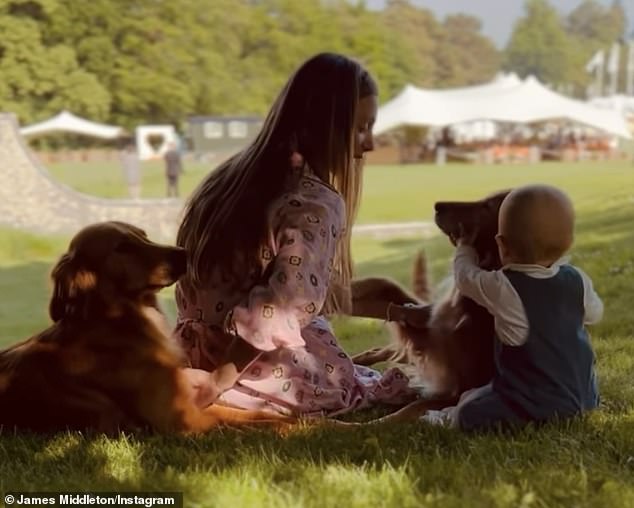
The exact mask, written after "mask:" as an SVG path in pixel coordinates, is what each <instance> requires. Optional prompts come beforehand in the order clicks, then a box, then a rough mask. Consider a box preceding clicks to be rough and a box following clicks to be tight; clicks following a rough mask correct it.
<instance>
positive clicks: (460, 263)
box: [453, 241, 506, 314]
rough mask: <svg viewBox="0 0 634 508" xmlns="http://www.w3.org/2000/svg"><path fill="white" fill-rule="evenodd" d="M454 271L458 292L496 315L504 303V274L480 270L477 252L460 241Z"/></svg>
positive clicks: (455, 256)
mask: <svg viewBox="0 0 634 508" xmlns="http://www.w3.org/2000/svg"><path fill="white" fill-rule="evenodd" d="M453 270H454V278H455V283H456V287H457V288H458V290H459V291H460V292H461V293H462V294H463V295H464V296H467V297H469V298H471V299H472V300H473V301H475V302H476V303H478V304H480V305H482V306H483V307H485V308H486V309H487V310H488V311H489V312H491V313H492V314H496V313H497V312H496V309H497V308H498V307H499V306H500V305H501V304H502V303H503V302H502V297H503V294H504V293H503V291H502V288H503V286H504V284H505V282H506V281H505V277H504V274H502V273H501V272H496V271H488V270H483V269H482V268H480V267H479V266H478V254H477V252H476V250H475V249H474V248H473V247H471V246H470V245H467V244H465V243H463V242H460V241H459V242H458V247H457V248H456V252H455V254H454V261H453Z"/></svg>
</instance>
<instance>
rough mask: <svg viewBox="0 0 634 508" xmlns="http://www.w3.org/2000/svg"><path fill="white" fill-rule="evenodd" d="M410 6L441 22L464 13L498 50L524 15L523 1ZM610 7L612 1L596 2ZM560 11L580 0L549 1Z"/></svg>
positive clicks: (633, 6) (374, 1) (375, 3)
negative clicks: (477, 21)
mask: <svg viewBox="0 0 634 508" xmlns="http://www.w3.org/2000/svg"><path fill="white" fill-rule="evenodd" d="M410 1H411V2H412V3H414V4H416V5H419V6H421V7H425V8H427V9H430V10H431V11H433V12H434V13H435V14H436V17H437V18H439V19H443V18H444V17H445V16H446V15H447V14H454V13H459V12H462V13H465V14H471V15H473V16H476V17H478V18H480V20H481V21H482V31H483V32H484V34H486V35H487V36H489V37H490V38H491V39H493V41H495V43H496V45H497V46H498V47H500V48H502V47H504V46H505V45H506V43H507V41H508V39H509V36H510V34H511V32H512V30H513V25H514V23H515V21H516V20H517V18H519V17H521V16H522V14H523V12H524V0H410ZM598 1H599V3H602V4H604V5H611V4H612V0H598ZM550 3H551V5H553V6H554V7H555V8H556V9H557V10H559V11H560V12H562V13H564V14H567V13H568V12H570V11H571V10H573V9H574V8H575V7H577V6H578V5H580V4H581V3H582V1H581V0H550ZM622 4H623V6H624V7H625V11H626V13H627V18H628V22H629V30H628V32H629V33H631V32H633V31H634V0H622ZM367 5H368V6H370V7H371V8H381V7H383V6H384V5H385V0H367Z"/></svg>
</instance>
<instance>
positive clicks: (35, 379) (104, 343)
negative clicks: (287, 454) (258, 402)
mask: <svg viewBox="0 0 634 508" xmlns="http://www.w3.org/2000/svg"><path fill="white" fill-rule="evenodd" d="M185 269H186V254H185V251H184V250H183V249H180V248H177V247H168V246H162V245H157V244H155V243H153V242H151V241H150V240H148V238H147V236H146V235H145V233H144V232H143V231H141V230H140V229H138V228H136V227H134V226H131V225H128V224H124V223H120V222H107V223H100V224H95V225H92V226H88V227H87V228H85V229H83V230H82V231H80V232H79V233H78V234H77V235H76V236H75V237H74V238H73V240H72V241H71V244H70V248H69V251H68V253H67V254H64V255H63V256H62V258H61V259H60V261H59V262H58V264H57V266H55V268H54V270H53V273H52V278H53V281H54V292H53V297H52V299H51V302H50V308H49V311H50V316H51V318H52V320H53V322H54V323H53V325H52V326H51V327H50V328H48V329H47V330H45V331H43V332H42V333H40V334H38V335H36V336H35V337H32V338H31V339H29V340H27V341H25V342H23V343H21V344H17V345H14V346H13V347H10V348H9V349H6V350H4V351H2V352H0V425H1V426H2V427H4V428H5V429H18V430H30V431H35V432H49V431H58V430H63V429H76V430H85V429H92V430H96V431H100V432H106V433H114V432H117V431H119V430H136V429H143V428H147V429H151V430H155V431H159V432H203V431H206V430H209V429H211V428H213V427H215V426H217V425H222V424H228V425H234V424H250V423H262V424H273V425H283V424H285V423H291V422H294V420H293V419H291V418H286V417H281V416H279V417H278V416H275V415H272V414H270V413H265V412H259V411H244V410H239V409H232V408H228V407H223V406H220V405H215V404H213V405H210V406H208V407H206V408H205V409H200V408H198V407H197V406H196V405H195V403H194V399H195V395H196V394H195V390H194V388H193V386H192V384H191V382H190V381H188V380H187V378H186V376H185V375H184V372H185V371H184V370H183V369H182V368H181V365H182V357H181V354H180V351H179V350H178V348H177V347H176V346H175V344H174V343H173V342H172V341H171V340H170V339H168V335H167V334H168V333H169V330H168V328H167V324H166V322H165V320H164V318H163V315H162V314H161V313H160V311H159V310H158V307H157V300H156V293H157V291H159V290H160V289H161V288H163V287H165V286H169V285H171V284H173V283H174V282H176V280H177V279H178V278H179V277H180V276H181V275H182V274H183V273H184V272H185Z"/></svg>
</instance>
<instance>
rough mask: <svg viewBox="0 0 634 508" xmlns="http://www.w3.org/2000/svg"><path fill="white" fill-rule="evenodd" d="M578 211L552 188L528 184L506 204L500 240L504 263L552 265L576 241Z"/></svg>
mask: <svg viewBox="0 0 634 508" xmlns="http://www.w3.org/2000/svg"><path fill="white" fill-rule="evenodd" d="M574 226H575V212H574V209H573V206H572V202H571V201H570V198H568V196H567V195H566V194H565V193H564V192H562V191H561V190H559V189H557V188H555V187H551V186H549V185H527V186H525V187H518V188H517V189H514V190H513V191H511V192H510V193H509V194H508V196H507V197H506V198H505V199H504V201H503V202H502V206H501V207H500V215H499V221H498V234H497V236H496V240H497V243H498V248H499V251H500V258H501V259H502V264H505V265H506V264H510V263H519V264H536V265H543V266H550V265H551V264H553V263H554V262H555V261H557V259H559V258H560V257H561V256H563V255H564V254H565V252H566V251H567V250H568V249H569V248H570V246H571V245H572V241H573V238H574Z"/></svg>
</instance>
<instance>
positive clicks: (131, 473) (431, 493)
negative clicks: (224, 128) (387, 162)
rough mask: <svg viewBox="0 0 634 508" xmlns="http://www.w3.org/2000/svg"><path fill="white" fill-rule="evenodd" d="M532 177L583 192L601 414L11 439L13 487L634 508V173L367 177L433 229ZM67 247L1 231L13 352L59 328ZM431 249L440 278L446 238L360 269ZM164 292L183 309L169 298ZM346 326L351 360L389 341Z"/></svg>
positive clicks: (190, 499) (373, 199) (191, 499)
mask: <svg viewBox="0 0 634 508" xmlns="http://www.w3.org/2000/svg"><path fill="white" fill-rule="evenodd" d="M200 175H202V171H201V173H200ZM90 178H92V179H96V178H97V175H96V174H93V176H91V177H90ZM192 178H193V175H192ZM530 181H548V182H552V183H556V184H558V185H560V186H562V187H563V188H565V189H566V190H567V191H568V192H569V193H570V194H571V195H572V197H573V199H574V201H575V204H576V205H577V209H578V231H577V239H576V244H575V248H574V251H573V261H574V262H576V263H577V264H579V265H580V266H582V267H583V268H584V269H585V270H586V271H587V272H588V273H589V274H590V276H591V277H592V278H593V280H594V282H595V286H596V288H597V290H598V292H599V294H600V295H601V296H602V297H603V299H604V302H605V304H606V312H605V318H604V320H603V321H602V323H600V324H599V325H598V326H596V327H594V328H593V329H592V338H593V342H594V345H595V348H596V351H597V357H598V371H599V376H600V381H601V392H602V398H603V400H602V407H601V409H600V410H599V411H597V412H595V413H594V414H592V415H589V416H588V417H586V418H584V419H581V420H579V421H574V422H568V423H564V424H553V425H549V426H546V427H545V428H542V429H539V430H536V429H532V428H529V429H527V430H525V431H523V432H520V433H518V434H514V435H506V436H500V435H495V434H487V435H478V436H467V435H462V434H460V433H459V432H456V431H452V430H446V429H437V428H430V427H426V426H424V425H416V424H409V425H398V426H393V427H389V428H388V427H375V428H362V429H358V430H355V431H354V433H351V432H347V431H345V432H344V431H335V430H332V429H329V430H328V429H306V430H302V431H300V432H298V433H296V434H294V435H291V436H289V437H286V438H281V437H278V436H276V435H274V434H273V433H270V432H266V431H257V432H242V431H220V432H215V433H211V434H210V435H207V436H204V437H199V438H177V437H162V436H122V437H120V438H118V439H107V438H104V437H101V436H90V435H81V434H61V435H57V436H53V437H48V438H44V437H30V436H8V435H5V436H2V437H0V491H7V490H21V489H28V490H66V489H67V490H87V489H94V490H101V491H127V490H146V491H147V490H166V491H169V490H176V491H183V492H184V493H185V502H186V506H219V507H224V506H229V507H242V506H245V507H247V506H248V507H250V506H263V507H268V506H273V507H275V506H315V507H322V506H337V507H348V506H350V507H356V506H359V507H368V506H402V507H410V506H411V507H418V506H430V507H432V506H434V507H435V506H438V507H442V508H448V507H454V506H455V507H463V506H469V507H471V506H474V507H496V508H497V507H533V506H534V507H560V506H561V507H568V506H570V507H573V506H574V507H606V508H607V507H616V506H618V507H627V506H633V507H634V314H633V313H632V302H633V301H634V284H633V283H632V281H633V280H634V229H633V228H632V224H634V186H633V185H632V182H634V167H632V165H631V163H625V162H622V163H610V164H607V163H606V164H578V165H576V164H571V165H563V164H543V165H538V166H508V167H504V166H494V167H490V168H485V167H480V166H447V167H445V168H436V167H433V166H428V167H419V166H417V167H413V166H412V167H389V168H378V167H377V168H373V167H370V168H368V171H367V174H366V185H365V194H364V203H363V208H362V212H361V218H362V219H363V220H364V221H365V222H374V221H381V222H388V221H396V220H398V221H401V220H421V219H425V218H428V217H430V216H431V213H430V210H431V205H432V203H433V201H434V200H437V199H471V198H477V197H480V196H481V195H483V194H485V193H487V192H490V191H493V190H496V189H499V188H502V187H507V186H511V185H517V184H519V183H524V182H530ZM161 183H162V181H161V180H160V179H157V185H156V189H157V190H159V187H160V184H161ZM85 184H86V185H88V184H89V182H88V181H86V183H85ZM90 185H95V180H93V183H92V184H90ZM77 186H79V184H77ZM98 187H99V188H100V189H101V190H104V188H105V186H103V185H101V184H98ZM67 240H68V239H67V238H41V237H34V236H32V235H29V234H24V233H18V232H15V231H10V230H6V229H5V230H0V292H2V294H3V295H5V296H4V297H3V299H2V305H1V306H0V345H2V344H9V343H12V342H14V341H16V340H19V339H22V338H25V337H26V336H28V335H30V334H31V333H34V332H36V331H38V330H40V329H42V328H43V327H44V326H46V324H47V316H46V305H47V301H48V295H49V286H48V281H47V275H48V272H49V271H50V268H51V266H52V264H53V263H54V261H55V259H56V258H57V256H59V255H60V254H61V253H62V252H63V250H64V248H65V245H66V242H67ZM420 248H424V249H425V252H426V254H427V256H428V259H429V262H430V266H431V269H432V274H433V279H434V281H436V283H440V282H441V280H442V278H443V277H444V276H445V275H446V273H447V268H448V264H449V259H450V255H451V247H450V245H449V244H448V242H447V241H446V239H445V238H443V237H440V236H437V237H434V238H431V239H429V240H425V241H422V240H419V239H416V238H394V239H372V238H362V237H359V238H356V239H355V242H354V254H355V259H356V261H357V269H358V273H359V274H360V275H370V274H372V275H377V274H380V275H388V276H391V277H393V278H395V279H397V280H399V281H401V282H402V283H404V284H407V283H408V277H409V271H410V265H411V260H412V258H413V255H414V253H415V252H416V251H417V250H418V249H420ZM164 293H165V295H164V300H165V303H166V304H167V307H168V309H169V311H170V313H172V315H173V302H172V299H171V293H170V292H169V291H165V292H164ZM335 324H336V328H337V332H338V334H339V336H340V337H341V340H342V343H343V344H344V346H345V347H346V348H347V349H348V350H349V351H351V352H355V351H359V350H361V349H364V348H365V347H368V346H373V345H377V344H381V343H383V342H384V341H385V340H386V333H385V331H384V330H383V327H382V324H381V323H377V322H370V321H365V320H337V322H336V323H335ZM148 389H152V387H148ZM361 418H363V415H362V416H361Z"/></svg>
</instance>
